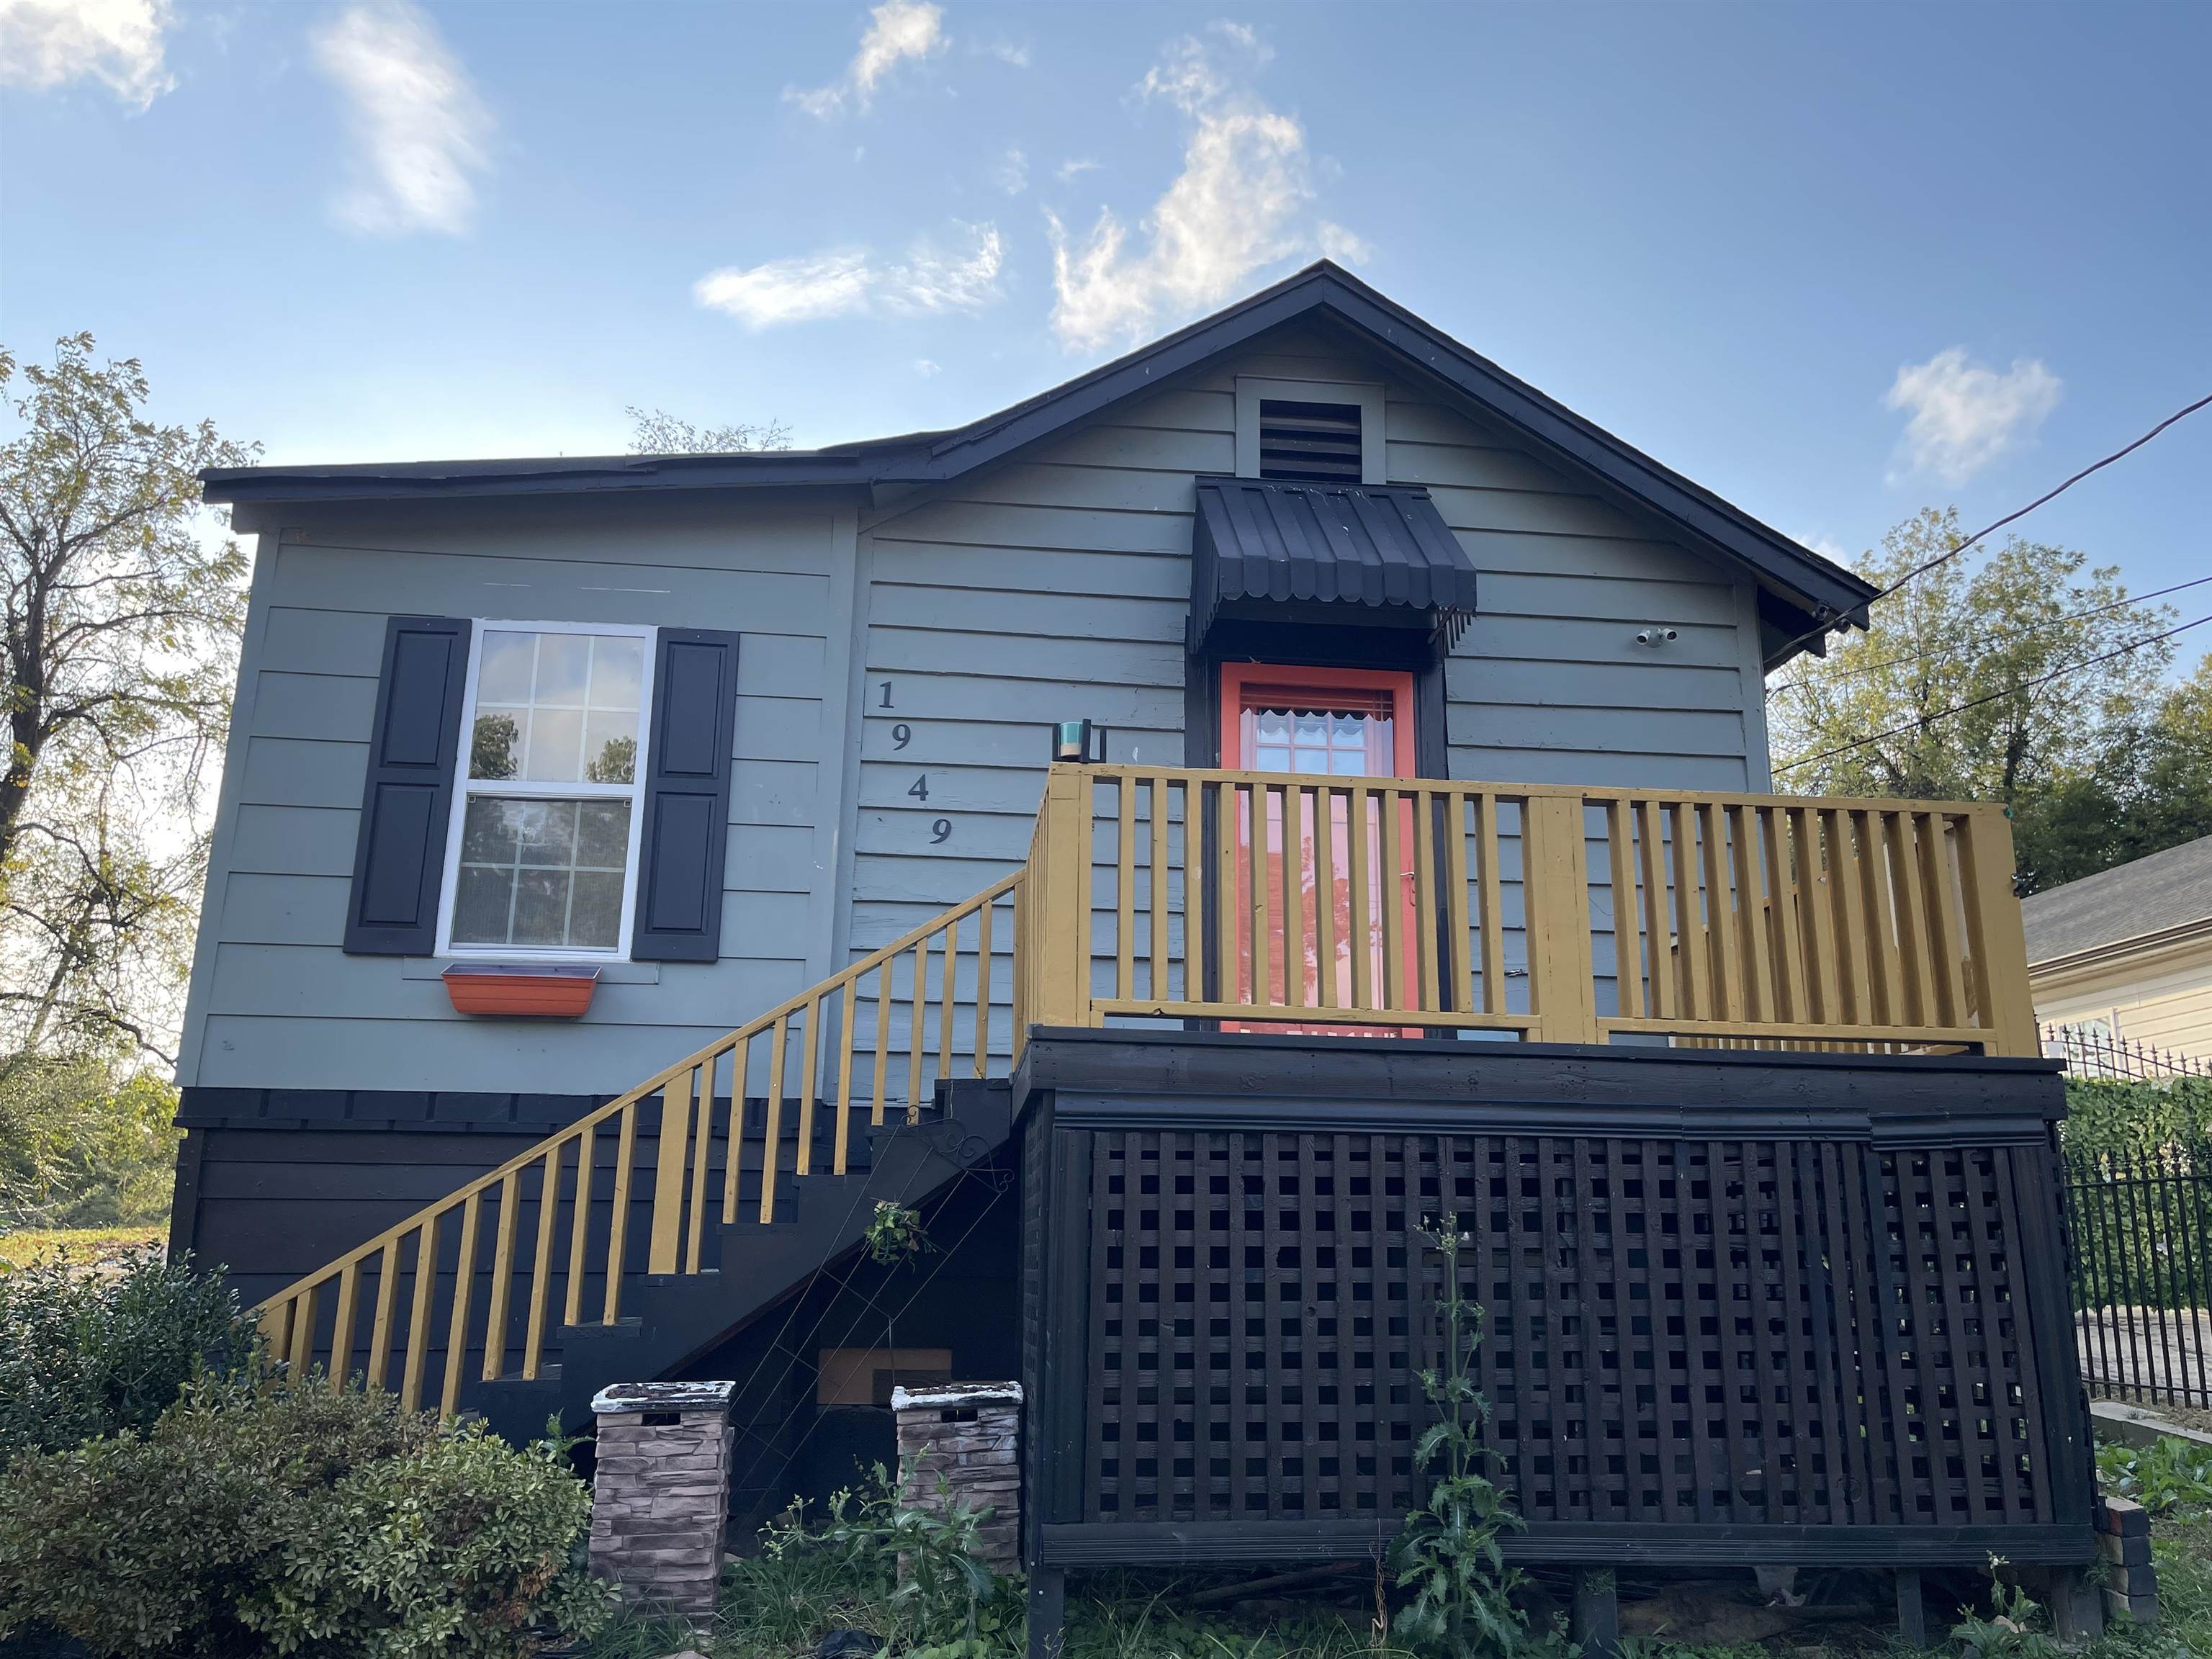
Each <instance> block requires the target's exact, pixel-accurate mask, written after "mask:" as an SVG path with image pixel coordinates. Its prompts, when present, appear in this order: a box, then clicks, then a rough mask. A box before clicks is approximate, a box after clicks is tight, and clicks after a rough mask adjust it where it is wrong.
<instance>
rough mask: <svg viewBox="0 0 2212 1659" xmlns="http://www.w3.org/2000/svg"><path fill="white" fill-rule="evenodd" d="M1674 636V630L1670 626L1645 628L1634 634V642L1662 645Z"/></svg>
mask: <svg viewBox="0 0 2212 1659" xmlns="http://www.w3.org/2000/svg"><path fill="white" fill-rule="evenodd" d="M1674 637H1675V635H1674V629H1671V628H1647V629H1644V631H1643V632H1642V633H1640V634H1638V635H1637V636H1636V642H1637V644H1638V645H1649V646H1662V645H1666V644H1668V643H1669V642H1670V641H1673V640H1674Z"/></svg>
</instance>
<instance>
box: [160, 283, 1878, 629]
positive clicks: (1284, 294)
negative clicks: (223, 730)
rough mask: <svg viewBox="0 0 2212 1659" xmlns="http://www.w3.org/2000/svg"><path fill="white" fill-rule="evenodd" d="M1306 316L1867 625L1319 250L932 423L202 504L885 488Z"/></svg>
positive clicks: (296, 481)
mask: <svg viewBox="0 0 2212 1659" xmlns="http://www.w3.org/2000/svg"><path fill="white" fill-rule="evenodd" d="M1316 318H1321V319H1328V320H1329V321H1332V322H1334V323H1335V324H1337V325H1340V326H1342V327H1345V328H1348V329H1350V330H1352V331H1355V332H1356V333H1358V335H1360V336H1361V337H1363V338H1364V340H1365V342H1366V343H1369V344H1370V346H1372V347H1373V348H1375V349H1376V350H1377V351H1378V352H1379V353H1381V354H1382V355H1383V356H1386V357H1388V358H1389V359H1391V360H1393V361H1394V362H1395V363H1396V365H1397V366H1398V367H1399V368H1401V370H1402V371H1403V372H1404V373H1405V374H1407V376H1408V377H1409V378H1412V379H1414V380H1423V381H1425V382H1427V383H1428V384H1430V385H1431V386H1434V387H1435V388H1437V390H1438V391H1439V392H1442V393H1443V395H1444V396H1445V397H1446V398H1447V400H1451V401H1461V402H1463V403H1465V404H1471V405H1473V406H1474V407H1476V408H1478V409H1479V410H1481V411H1482V412H1483V413H1485V414H1486V415H1488V416H1491V417H1492V418H1493V419H1496V420H1498V421H1501V422H1504V424H1506V425H1507V426H1508V427H1510V428H1512V429H1514V430H1515V431H1516V432H1517V433H1519V434H1520V435H1522V437H1524V438H1525V439H1526V440H1528V441H1529V442H1530V444H1531V445H1532V447H1534V448H1535V449H1536V450H1537V451H1538V452H1539V453H1541V454H1542V455H1543V456H1544V457H1545V458H1546V459H1549V460H1550V461H1552V462H1553V463H1554V464H1555V465H1559V467H1561V468H1562V470H1564V471H1567V472H1569V473H1570V474H1571V475H1574V476H1577V477H1580V478H1581V479H1583V481H1584V482H1585V483H1588V484H1589V486H1590V488H1591V489H1593V490H1594V492H1595V493H1596V494H1599V495H1602V496H1606V497H1608V498H1610V499H1612V500H1613V501H1615V502H1616V503H1620V504H1626V505H1628V506H1630V507H1635V508H1638V509H1641V510H1642V511H1644V512H1646V513H1654V514H1656V515H1657V516H1658V517H1659V518H1660V519H1662V520H1664V521H1666V522H1667V523H1668V524H1669V525H1670V526H1673V527H1674V529H1675V531H1676V532H1678V533H1679V534H1680V536H1681V537H1682V538H1683V539H1684V540H1685V541H1686V543H1687V544H1690V545H1691V546H1692V548H1694V549H1696V550H1699V551H1701V552H1704V553H1705V554H1706V555H1707V556H1710V557H1713V558H1715V559H1717V561H1719V562H1722V563H1723V564H1724V565H1726V566H1729V567H1731V568H1734V569H1735V570H1736V571H1737V572H1738V573H1739V574H1741V575H1742V576H1743V577H1744V578H1745V579H1747V580H1750V581H1752V582H1754V583H1755V584H1756V585H1757V586H1758V587H1759V590H1760V592H1761V593H1762V594H1763V595H1764V596H1765V603H1764V604H1763V605H1762V606H1761V611H1762V616H1763V617H1764V618H1765V621H1766V623H1767V627H1768V631H1769V635H1770V639H1771V641H1774V642H1775V643H1776V644H1779V643H1780V642H1781V641H1784V640H1787V639H1789V638H1790V636H1791V635H1797V634H1801V633H1804V632H1807V631H1808V630H1814V629H1827V628H1833V627H1838V626H1843V625H1845V624H1857V626H1860V627H1864V626H1865V625H1866V621H1867V606H1868V605H1869V602H1870V601H1871V600H1872V599H1873V598H1874V596H1875V588H1874V586H1872V584H1870V583H1869V582H1867V581H1865V580H1863V579H1862V578H1860V577H1858V576H1857V575H1855V574H1852V573H1851V572H1850V571H1848V570H1846V569H1844V568H1843V567H1842V566H1840V565H1838V564H1836V563H1834V562H1832V561H1830V560H1828V559H1825V558H1822V557H1821V556H1820V555H1819V554H1817V553H1814V552H1813V551H1812V550H1810V549H1808V548H1806V547H1803V546H1802V545H1800V544H1798V543H1797V542H1796V541H1795V540H1793V539H1791V538H1790V537H1788V536H1784V535H1783V534H1782V533H1781V532H1779V531H1777V530H1774V529H1772V528H1771V527H1770V526H1767V525H1765V524H1762V523H1760V522H1759V520H1756V519H1754V518H1753V517H1752V516H1751V515H1750V514H1749V513H1746V512H1744V511H1743V510H1742V509H1741V508H1740V507H1735V506H1732V505H1730V504H1729V502H1727V501H1723V500H1722V499H1721V498H1720V497H1719V496H1717V495H1714V494H1713V493H1712V492H1711V491H1710V490H1708V489H1704V488H1702V487H1701V486H1699V485H1698V484H1695V483H1692V482H1691V481H1690V480H1689V479H1687V478H1686V477H1682V476H1681V474H1680V473H1678V472H1675V471H1673V470H1672V469H1670V468H1668V467H1666V466H1663V465H1661V464H1660V463H1659V462H1657V461H1656V460H1654V459H1652V458H1651V457H1650V456H1649V455H1646V454H1644V453H1643V452H1642V451H1641V450H1638V449H1637V448H1635V447H1633V446H1632V445H1630V444H1627V443H1625V442H1623V441H1621V440H1620V439H1619V438H1616V437H1614V436H1613V435H1612V434H1611V433H1609V432H1607V431H1606V430H1604V429H1603V428H1601V427H1599V426H1597V425H1595V423H1594V422H1589V421H1587V420H1585V419H1583V417H1582V416H1579V415H1577V414H1576V413H1575V412H1574V411H1573V410H1570V409H1568V408H1566V407H1565V405H1564V404H1559V403H1557V402H1555V401H1554V400H1553V399H1552V398H1547V397H1546V396H1545V395H1544V394H1543V393H1542V392H1539V391H1537V390H1536V389H1535V388H1534V386H1530V385H1528V383H1527V382H1526V381H1524V380H1518V379H1516V377H1514V376H1513V375H1511V374H1507V373H1506V372H1505V371H1504V369H1502V368H1499V367H1498V365H1497V364H1495V363H1493V362H1490V360H1489V359H1487V358H1486V357H1483V356H1479V355H1478V354H1477V353H1475V352H1474V351H1471V350H1469V349H1468V348H1467V347H1466V346H1464V345H1462V344H1461V343H1459V342H1458V341H1456V340H1455V339H1453V338H1451V337H1449V335H1447V334H1444V333H1443V332H1442V331H1440V330H1438V329H1437V328H1435V327H1433V326H1431V325H1430V324H1428V323H1426V322H1425V321H1423V320H1422V319H1420V318H1419V317H1416V316H1415V315H1413V313H1411V312H1409V311H1407V310H1406V309H1405V308H1404V307H1401V306H1399V305H1397V304H1395V303H1394V302H1393V301H1390V300H1389V299H1387V298H1385V297H1384V296H1383V295H1381V294H1379V293H1377V292H1376V290H1375V289H1371V288H1370V287H1368V286H1367V284H1366V283H1363V282H1361V281H1360V280H1359V279H1358V278H1357V277H1356V276H1352V274H1351V273H1350V272H1349V271H1346V270H1344V269H1343V268H1342V267H1340V266H1339V265H1337V264H1334V263H1332V262H1330V261H1328V260H1326V259H1324V260H1322V261H1319V262H1318V263H1316V264H1311V265H1309V266H1307V267H1306V268H1305V269H1304V270H1301V271H1299V272H1297V274H1296V275H1294V276H1289V277H1286V278H1285V279H1284V280H1283V281H1281V282H1279V283H1276V284H1274V285H1273V287H1271V288H1267V289H1261V291H1260V292H1259V293H1257V294H1255V295H1252V296H1251V297H1250V298H1249V299H1246V300H1242V301H1238V302H1237V304H1235V305H1232V306H1231V307H1228V308H1226V309H1225V310H1223V311H1218V312H1216V313H1214V314H1213V315H1212V316H1210V317H1206V318H1202V319H1200V320H1199V321H1197V322H1195V323H1193V324H1191V325H1188V327H1186V328H1182V329H1178V330H1176V331H1175V332H1174V333H1172V334H1169V335H1166V336H1164V337H1162V338H1160V339H1158V340H1155V341H1153V342H1152V343H1151V344H1150V345H1146V346H1143V347H1140V348H1139V349H1137V350H1135V351H1133V352H1130V353H1129V354H1128V355H1127V356H1123V357H1119V358H1116V359H1115V360H1114V361H1113V362H1109V363H1105V364H1103V365H1101V366H1100V367H1099V368H1094V369H1092V370H1091V371H1090V372H1088V373H1087V374H1079V375H1078V376H1076V377H1075V378H1074V379H1073V380H1068V381H1066V382H1064V383H1063V384H1061V385H1060V386H1054V387H1053V388H1052V389H1051V390H1049V391H1047V392H1039V393H1038V394H1037V395H1036V396H1035V397H1033V398H1026V399H1024V401H1022V402H1020V403H1018V404H1013V405H1012V407H1010V408H1006V409H1003V410H999V411H998V412H997V413H996V414H994V415H987V416H983V417H982V418H981V420H977V421H972V422H969V423H968V424H967V425H965V426H960V427H954V428H949V429H946V430H944V431H937V432H911V433H907V434H904V435H900V436H897V437H891V438H879V439H875V440H872V441H867V442H864V443H853V444H841V445H836V446H833V447H828V448H823V449H813V450H777V451H769V452H764V453H756V454H742V455H611V456H592V457H572V456H562V457H553V458H540V459H517V460H495V461H411V462H400V463H375V462H372V463H368V464H363V465H342V466H288V467H274V466H264V467H217V468H212V469H210V471H207V472H205V473H204V474H203V475H202V477H203V479H204V483H205V486H206V493H207V498H208V499H209V500H210V501H224V502H235V503H240V504H254V503H260V502H279V501H300V502H305V501H410V500H411V501H421V500H426V499H450V498H453V497H455V496H465V495H536V494H543V493H552V492H561V493H572V492H579V491H590V492H598V491H630V490H650V489H729V488H763V487H775V486H781V487H792V486H805V485H817V486H820V485H835V486H854V485H857V486H863V487H868V488H871V489H890V490H897V489H901V488H902V487H913V486H920V485H927V484H930V483H941V482H944V481H945V480H948V479H951V478H955V477H959V476H960V475H961V474H963V473H965V472H969V471H973V470H975V468H977V467H981V466H985V465H989V464H991V463H993V462H994V461H998V460H1000V459H1004V458H1005V457H1006V456H1008V455H1011V454H1012V453H1015V452H1016V451H1018V450H1021V449H1024V448H1025V447H1028V446H1030V445H1031V444H1034V443H1036V442H1037V441H1040V440H1042V439H1043V438H1047V437H1049V436H1050V435H1053V434H1054V433H1055V432H1058V431H1060V430H1061V429H1062V428H1066V427H1067V426H1068V425H1070V424H1071V423H1073V422H1078V421H1081V420H1084V419H1086V418H1088V417H1089V416H1092V415H1095V414H1097V412H1099V411H1100V410H1103V409H1105V408H1106V407H1108V406H1109V405H1110V404H1115V403H1117V402H1119V401H1120V400H1121V399H1122V398H1128V397H1131V396H1133V395H1135V394H1137V393H1139V392H1146V391H1149V390H1151V389H1152V388H1153V387H1155V386H1158V385H1160V384H1161V383H1162V382H1163V381H1164V380H1168V379H1169V378H1170V377H1172V376H1174V375H1176V374H1182V373H1184V372H1186V371H1188V370H1190V369H1194V368H1198V367H1200V366H1201V365H1203V364H1204V363H1206V362H1207V361H1208V360H1210V359H1212V358H1214V357H1217V356H1221V355H1222V354H1224V353H1225V352H1229V351H1232V350H1234V349H1237V348H1239V347H1241V346H1243V345H1244V344H1246V343H1249V342H1250V341H1251V340H1253V339H1255V337H1258V336H1260V335H1261V334H1263V333H1266V332H1267V331H1270V330H1273V329H1277V328H1279V327H1282V326H1283V325H1285V324H1288V323H1291V322H1297V321H1301V320H1312V319H1316ZM255 516H256V517H257V518H258V517H260V516H262V515H258V514H257V515H255ZM248 527H251V526H248ZM1814 648H1815V649H1818V648H1820V647H1819V646H1818V645H1817V644H1816V645H1815V646H1814ZM1785 654H1786V652H1785Z"/></svg>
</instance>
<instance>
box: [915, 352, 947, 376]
mask: <svg viewBox="0 0 2212 1659" xmlns="http://www.w3.org/2000/svg"><path fill="white" fill-rule="evenodd" d="M914 372H915V374H919V375H921V378H922V379H923V380H934V379H935V378H936V377H937V376H939V374H944V373H945V365H944V364H943V363H933V362H930V361H929V359H928V358H927V357H917V358H915V360H914Z"/></svg>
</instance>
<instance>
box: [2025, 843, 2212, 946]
mask: <svg viewBox="0 0 2212 1659" xmlns="http://www.w3.org/2000/svg"><path fill="white" fill-rule="evenodd" d="M2020 919H2021V925H2022V926H2023V927H2025V928H2026V929H2027V959H2028V961H2029V962H2030V963H2044V962H2049V961H2051V960H2053V959H2054V958H2056V957H2070V956H2078V955H2079V954H2080V953H2081V952H2082V951H2094V950H2097V949H2099V948H2100V947H2102V946H2104V945H2120V944H2124V943H2125V942H2126V941H2127V940H2130V939H2142V938H2143V937H2145V936H2146V935H2148V934H2151V933H2171V932H2172V931H2173V930H2174V929H2176V928H2179V927H2190V926H2191V925H2192V924H2195V923H2201V922H2205V921H2212V836H2202V837H2200V838H2199V839H2197V840H2196V841H2190V842H2183V843H2182V844H2181V845H2180V846H2179V847H2169V848H2166V851H2164V852H2163V853H2153V854H2150V856H2149V857H2148V858H2140V859H2136V860H2134V861H2133V862H2132V863H2129V864H2123V865H2118V866H2115V867H2114V868H2112V869H2110V870H2100V871H2099V872H2097V873H2096V874H2095V875H2093V876H2084V877H2082V878H2081V880H2079V881H2069V882H2068V883H2067V884H2065V885H2064V886H2063V887H2054V888H2052V889H2051V890H2050V891H2048V892H2045V893H2036V894H2033V895H2032V896H2029V897H2027V898H2024V899H2022V900H2021V903H2020Z"/></svg>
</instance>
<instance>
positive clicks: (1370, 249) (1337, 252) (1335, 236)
mask: <svg viewBox="0 0 2212 1659" xmlns="http://www.w3.org/2000/svg"><path fill="white" fill-rule="evenodd" d="M1319 237H1320V241H1321V251H1322V252H1323V253H1324V254H1326V255H1327V256H1328V258H1332V259H1334V260H1335V261H1336V262H1337V264H1340V265H1364V264H1372V263H1373V261H1374V258H1375V244H1374V243H1372V242H1370V241H1369V240H1367V239H1366V238H1365V237H1364V236H1362V235H1361V234H1359V233H1358V231H1353V230H1346V228H1344V227H1343V226H1342V225H1340V224H1337V223H1335V222H1333V221H1330V220H1327V219H1324V220H1322V224H1321V229H1320V232H1319Z"/></svg>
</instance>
